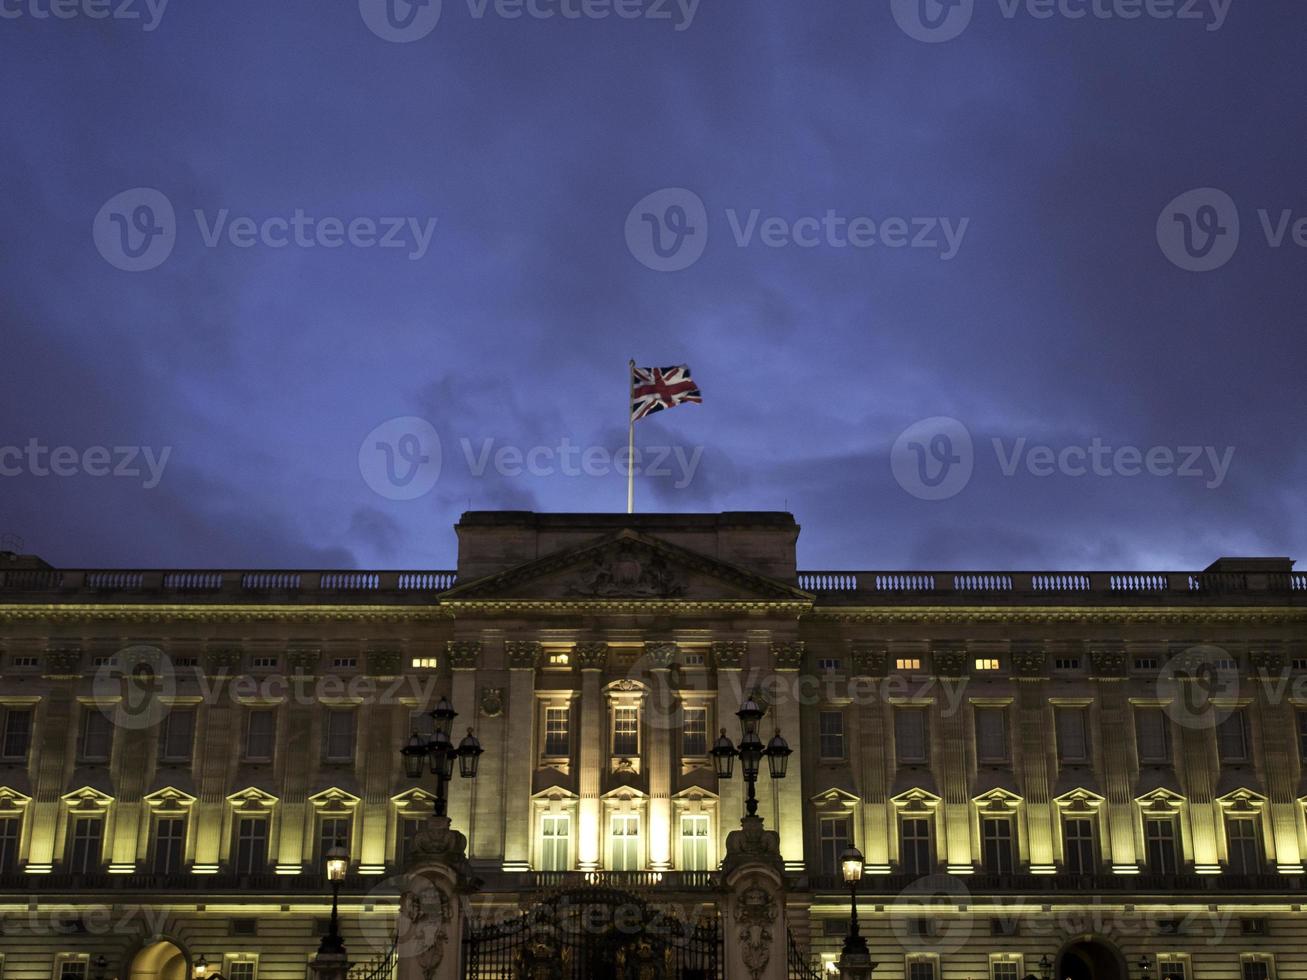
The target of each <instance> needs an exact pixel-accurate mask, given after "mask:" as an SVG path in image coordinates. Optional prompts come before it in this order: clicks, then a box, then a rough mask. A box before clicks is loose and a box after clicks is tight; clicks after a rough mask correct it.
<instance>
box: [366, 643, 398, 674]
mask: <svg viewBox="0 0 1307 980" xmlns="http://www.w3.org/2000/svg"><path fill="white" fill-rule="evenodd" d="M403 662H404V661H403V654H401V653H400V652H399V651H398V650H369V651H368V673H369V674H371V675H372V676H373V677H395V676H397V675H398V674H399V672H400V669H401V668H400V664H402V663H403Z"/></svg>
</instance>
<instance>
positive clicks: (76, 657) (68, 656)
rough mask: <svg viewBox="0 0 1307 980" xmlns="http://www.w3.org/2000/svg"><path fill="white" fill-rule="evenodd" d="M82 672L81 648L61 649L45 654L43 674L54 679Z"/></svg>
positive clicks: (48, 651)
mask: <svg viewBox="0 0 1307 980" xmlns="http://www.w3.org/2000/svg"><path fill="white" fill-rule="evenodd" d="M81 672H82V650H81V647H61V648H57V649H51V650H47V651H46V652H45V673H46V674H48V675H52V676H56V677H71V676H72V675H74V674H80V673H81Z"/></svg>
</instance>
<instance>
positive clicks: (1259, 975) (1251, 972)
mask: <svg viewBox="0 0 1307 980" xmlns="http://www.w3.org/2000/svg"><path fill="white" fill-rule="evenodd" d="M1239 967H1240V973H1241V975H1242V980H1273V978H1274V976H1275V974H1273V973H1272V972H1271V961H1270V960H1269V959H1266V958H1264V957H1257V958H1256V959H1253V958H1251V957H1249V958H1247V959H1245V960H1243V961H1242V962H1241V963H1240V964H1239Z"/></svg>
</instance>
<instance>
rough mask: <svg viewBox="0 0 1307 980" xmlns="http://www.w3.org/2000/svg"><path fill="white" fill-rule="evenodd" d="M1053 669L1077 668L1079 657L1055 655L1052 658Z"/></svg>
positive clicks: (1078, 667)
mask: <svg viewBox="0 0 1307 980" xmlns="http://www.w3.org/2000/svg"><path fill="white" fill-rule="evenodd" d="M1053 669H1054V670H1079V669H1080V658H1079V657H1056V658H1054V660H1053Z"/></svg>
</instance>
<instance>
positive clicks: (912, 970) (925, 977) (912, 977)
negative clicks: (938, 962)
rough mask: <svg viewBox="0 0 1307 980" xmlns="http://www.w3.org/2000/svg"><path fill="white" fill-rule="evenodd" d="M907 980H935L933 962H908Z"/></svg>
mask: <svg viewBox="0 0 1307 980" xmlns="http://www.w3.org/2000/svg"><path fill="white" fill-rule="evenodd" d="M908 980H935V961H934V960H912V961H911V962H909V963H908Z"/></svg>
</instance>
